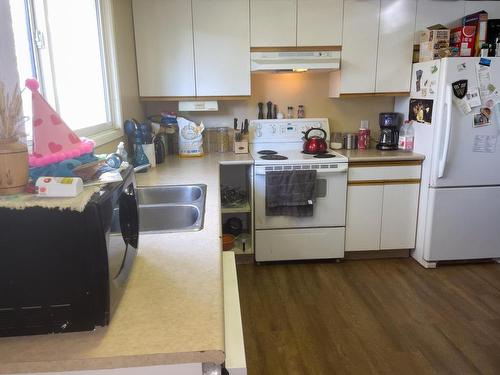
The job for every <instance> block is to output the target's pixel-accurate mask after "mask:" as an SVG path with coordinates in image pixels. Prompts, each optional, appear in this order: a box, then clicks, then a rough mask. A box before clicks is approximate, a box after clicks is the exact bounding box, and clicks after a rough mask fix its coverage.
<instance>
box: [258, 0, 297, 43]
mask: <svg viewBox="0 0 500 375" xmlns="http://www.w3.org/2000/svg"><path fill="white" fill-rule="evenodd" d="M250 20H251V22H250V25H251V31H252V36H251V41H250V44H251V46H252V47H295V46H296V45H297V0H250Z"/></svg>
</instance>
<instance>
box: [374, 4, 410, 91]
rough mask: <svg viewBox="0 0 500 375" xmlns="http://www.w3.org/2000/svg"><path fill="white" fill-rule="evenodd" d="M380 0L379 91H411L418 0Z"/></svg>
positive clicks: (376, 84)
mask: <svg viewBox="0 0 500 375" xmlns="http://www.w3.org/2000/svg"><path fill="white" fill-rule="evenodd" d="M380 4H381V7H380V26H379V33H378V51H377V74H376V79H375V92H406V91H410V80H411V69H412V59H413V35H414V28H415V13H416V1H412V0H405V1H394V0H381V3H380Z"/></svg>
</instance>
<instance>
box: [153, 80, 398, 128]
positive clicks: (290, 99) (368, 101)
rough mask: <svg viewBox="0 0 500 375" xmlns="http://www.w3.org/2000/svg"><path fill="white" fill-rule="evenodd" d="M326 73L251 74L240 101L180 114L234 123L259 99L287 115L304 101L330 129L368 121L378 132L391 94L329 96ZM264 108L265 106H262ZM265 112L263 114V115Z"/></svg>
mask: <svg viewBox="0 0 500 375" xmlns="http://www.w3.org/2000/svg"><path fill="white" fill-rule="evenodd" d="M328 89H329V76H328V73H323V72H307V73H254V74H252V96H251V97H250V98H249V99H248V100H243V101H219V111H218V112H190V113H183V114H182V115H184V116H186V117H188V118H190V119H192V120H194V121H196V122H199V121H201V120H203V123H204V124H205V125H206V126H210V127H212V126H230V127H232V126H233V118H234V117H238V118H239V119H240V122H241V121H242V120H243V119H245V118H248V119H249V120H250V119H256V118H257V113H258V107H257V103H258V102H264V103H265V102H267V101H269V100H270V101H272V102H273V103H276V104H278V109H279V110H281V111H282V112H283V113H284V114H286V108H287V106H289V105H290V106H293V107H294V116H296V115H297V106H298V105H299V104H303V105H304V107H305V112H306V117H327V118H328V119H329V120H330V128H331V129H332V131H340V132H349V131H357V129H358V128H359V123H360V121H361V120H369V121H370V128H372V129H373V130H374V131H375V132H377V128H378V114H379V112H384V111H385V112H387V111H392V110H393V108H394V98H393V97H359V98H342V99H340V98H335V99H330V98H328ZM264 107H265V106H264ZM162 110H164V111H177V102H151V103H148V104H146V113H147V114H148V115H151V114H157V113H159V112H160V111H162ZM265 113H266V112H265V111H264V115H265Z"/></svg>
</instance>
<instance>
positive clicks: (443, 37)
mask: <svg viewBox="0 0 500 375" xmlns="http://www.w3.org/2000/svg"><path fill="white" fill-rule="evenodd" d="M449 46H450V29H448V28H446V27H445V26H443V25H440V24H437V25H433V26H429V27H428V28H427V30H426V31H424V32H422V33H421V34H420V53H419V59H418V61H419V62H423V61H430V60H435V59H439V58H440V55H439V52H440V50H441V49H445V48H448V47H449Z"/></svg>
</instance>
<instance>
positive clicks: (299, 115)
mask: <svg viewBox="0 0 500 375" xmlns="http://www.w3.org/2000/svg"><path fill="white" fill-rule="evenodd" d="M305 117H306V113H305V111H304V106H303V105H302V104H299V109H297V118H305Z"/></svg>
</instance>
